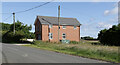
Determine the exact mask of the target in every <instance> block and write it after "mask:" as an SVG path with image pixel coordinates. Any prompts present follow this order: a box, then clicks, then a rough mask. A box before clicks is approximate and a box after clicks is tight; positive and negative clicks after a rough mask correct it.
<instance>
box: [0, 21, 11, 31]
mask: <svg viewBox="0 0 120 65" xmlns="http://www.w3.org/2000/svg"><path fill="white" fill-rule="evenodd" d="M10 26H11V24H7V23H0V28H2V31H8V30H9V29H10Z"/></svg>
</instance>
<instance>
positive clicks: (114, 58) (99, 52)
mask: <svg viewBox="0 0 120 65" xmlns="http://www.w3.org/2000/svg"><path fill="white" fill-rule="evenodd" d="M25 46H30V47H35V48H40V49H46V50H51V51H55V52H60V53H65V54H71V55H76V56H82V57H87V58H94V59H99V60H105V61H110V62H115V63H119V60H120V56H118V54H119V53H118V47H116V46H101V45H92V44H90V43H87V42H79V43H77V44H76V43H75V42H74V43H73V44H72V43H71V44H61V43H52V42H42V41H35V42H34V44H32V45H25Z"/></svg>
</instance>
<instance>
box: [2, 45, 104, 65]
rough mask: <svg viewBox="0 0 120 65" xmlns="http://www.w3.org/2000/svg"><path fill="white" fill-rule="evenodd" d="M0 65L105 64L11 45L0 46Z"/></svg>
mask: <svg viewBox="0 0 120 65" xmlns="http://www.w3.org/2000/svg"><path fill="white" fill-rule="evenodd" d="M2 63H106V62H104V61H99V60H93V59H88V58H82V57H77V56H72V55H67V54H62V53H56V52H53V51H47V50H41V49H37V48H31V47H25V46H20V45H13V44H3V45H2Z"/></svg>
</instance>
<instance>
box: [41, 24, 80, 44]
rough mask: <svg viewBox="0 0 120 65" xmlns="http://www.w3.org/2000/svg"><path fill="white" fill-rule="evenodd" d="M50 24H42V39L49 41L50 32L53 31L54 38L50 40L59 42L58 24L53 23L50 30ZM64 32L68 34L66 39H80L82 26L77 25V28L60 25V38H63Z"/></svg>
mask: <svg viewBox="0 0 120 65" xmlns="http://www.w3.org/2000/svg"><path fill="white" fill-rule="evenodd" d="M48 27H49V26H48V25H42V40H43V41H49V36H48V34H49V32H50V33H53V39H51V40H50V41H54V42H57V41H58V26H56V25H53V26H52V28H50V31H49V29H48ZM62 33H65V34H66V39H67V40H70V41H80V27H77V29H74V27H73V26H66V29H63V28H62V26H60V36H59V37H60V39H61V40H62Z"/></svg>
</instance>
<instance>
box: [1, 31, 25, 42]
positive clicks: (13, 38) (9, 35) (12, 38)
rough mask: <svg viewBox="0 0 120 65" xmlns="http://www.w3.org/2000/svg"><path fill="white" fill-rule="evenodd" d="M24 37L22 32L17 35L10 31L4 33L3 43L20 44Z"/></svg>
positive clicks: (17, 32)
mask: <svg viewBox="0 0 120 65" xmlns="http://www.w3.org/2000/svg"><path fill="white" fill-rule="evenodd" d="M23 37H24V35H23V32H22V31H16V32H15V34H14V33H13V32H12V31H8V32H6V33H3V35H2V42H4V43H13V42H20V40H21V39H22V38H23Z"/></svg>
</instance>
